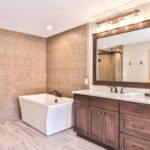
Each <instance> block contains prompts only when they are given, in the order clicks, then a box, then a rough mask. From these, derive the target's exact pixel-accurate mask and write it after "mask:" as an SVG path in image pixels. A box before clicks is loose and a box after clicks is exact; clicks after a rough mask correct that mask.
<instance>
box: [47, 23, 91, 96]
mask: <svg viewBox="0 0 150 150" xmlns="http://www.w3.org/2000/svg"><path fill="white" fill-rule="evenodd" d="M87 34H88V32H87V25H83V26H80V27H77V28H74V29H72V30H69V31H66V32H64V33H61V34H58V35H56V36H53V37H50V38H48V40H47V48H48V49H47V91H48V92H50V91H52V90H54V89H55V90H59V91H62V92H63V93H64V95H65V96H70V97H72V91H73V90H79V89H84V88H86V86H85V85H84V79H85V78H86V77H87V41H88V39H87V36H88V35H87Z"/></svg>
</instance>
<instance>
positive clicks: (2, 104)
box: [0, 29, 46, 121]
mask: <svg viewBox="0 0 150 150" xmlns="http://www.w3.org/2000/svg"><path fill="white" fill-rule="evenodd" d="M45 91H46V39H44V38H40V37H36V36H31V35H27V34H22V33H17V32H12V31H7V30H2V29H0V121H3V120H12V119H16V118H18V117H19V115H20V111H19V105H18V99H17V97H18V96H19V95H25V94H33V93H40V92H45Z"/></svg>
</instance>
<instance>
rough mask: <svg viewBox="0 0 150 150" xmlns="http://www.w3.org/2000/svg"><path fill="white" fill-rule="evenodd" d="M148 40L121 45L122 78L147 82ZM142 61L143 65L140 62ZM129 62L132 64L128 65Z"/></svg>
mask: <svg viewBox="0 0 150 150" xmlns="http://www.w3.org/2000/svg"><path fill="white" fill-rule="evenodd" d="M149 51H150V42H143V43H136V44H130V45H125V46H124V47H123V80H124V81H131V82H149ZM140 61H142V62H143V65H141V64H140ZM129 62H131V64H132V65H129Z"/></svg>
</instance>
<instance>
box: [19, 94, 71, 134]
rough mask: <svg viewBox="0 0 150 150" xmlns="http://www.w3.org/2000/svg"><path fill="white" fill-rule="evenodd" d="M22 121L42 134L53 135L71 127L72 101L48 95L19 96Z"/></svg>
mask: <svg viewBox="0 0 150 150" xmlns="http://www.w3.org/2000/svg"><path fill="white" fill-rule="evenodd" d="M19 103H20V108H21V118H22V121H24V122H25V123H27V124H29V125H30V126H32V127H34V128H35V129H37V130H39V131H40V132H42V133H44V134H45V135H47V136H48V135H52V134H54V133H57V132H60V131H63V130H66V129H68V128H71V127H72V125H73V99H72V98H66V97H61V98H59V97H56V96H54V95H50V94H37V95H29V96H20V97H19Z"/></svg>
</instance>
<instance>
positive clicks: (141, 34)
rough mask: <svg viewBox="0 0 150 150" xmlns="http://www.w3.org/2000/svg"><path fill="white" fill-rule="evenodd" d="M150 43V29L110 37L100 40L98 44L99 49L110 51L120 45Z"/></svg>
mask: <svg viewBox="0 0 150 150" xmlns="http://www.w3.org/2000/svg"><path fill="white" fill-rule="evenodd" d="M147 41H149V42H150V28H145V29H141V30H136V31H132V32H127V33H123V34H118V35H114V36H109V37H106V38H102V39H99V40H98V42H97V48H98V49H105V48H106V49H107V48H108V49H109V48H111V47H115V46H119V45H129V44H134V43H141V42H147ZM104 47H105V48H104Z"/></svg>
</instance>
